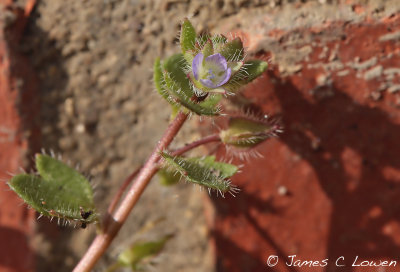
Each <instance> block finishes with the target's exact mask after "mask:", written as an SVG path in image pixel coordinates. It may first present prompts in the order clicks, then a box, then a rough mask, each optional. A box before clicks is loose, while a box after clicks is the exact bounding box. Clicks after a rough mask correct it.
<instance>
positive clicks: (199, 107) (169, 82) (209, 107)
mask: <svg viewBox="0 0 400 272" xmlns="http://www.w3.org/2000/svg"><path fill="white" fill-rule="evenodd" d="M164 80H165V83H166V86H167V88H168V89H169V90H170V91H171V94H172V95H173V96H174V97H176V102H177V103H179V104H181V105H182V106H184V107H185V108H186V109H188V110H189V111H191V112H194V113H196V114H198V115H209V116H210V115H211V116H212V115H218V114H219V110H220V109H219V108H218V107H217V106H216V105H214V104H213V103H210V102H208V103H204V104H203V103H196V102H195V101H193V100H192V97H194V96H195V94H192V95H191V96H188V95H187V92H184V91H183V90H182V89H181V88H180V86H179V84H178V83H177V82H176V81H175V80H174V79H172V78H171V75H170V74H169V73H167V72H165V73H164Z"/></svg>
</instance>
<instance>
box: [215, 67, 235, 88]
mask: <svg viewBox="0 0 400 272" xmlns="http://www.w3.org/2000/svg"><path fill="white" fill-rule="evenodd" d="M231 74H232V69H231V68H228V69H227V70H226V72H225V74H224V75H222V76H221V78H220V81H219V83H218V86H217V87H219V86H222V85H224V84H225V83H227V82H228V80H229V79H230V78H231Z"/></svg>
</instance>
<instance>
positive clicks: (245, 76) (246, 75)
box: [224, 60, 268, 93]
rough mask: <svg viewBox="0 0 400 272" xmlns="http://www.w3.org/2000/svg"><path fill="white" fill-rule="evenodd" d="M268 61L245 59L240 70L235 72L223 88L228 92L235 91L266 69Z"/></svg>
mask: <svg viewBox="0 0 400 272" xmlns="http://www.w3.org/2000/svg"><path fill="white" fill-rule="evenodd" d="M267 67H268V63H267V62H265V61H262V60H250V61H246V62H245V63H244V64H243V66H242V67H241V68H240V70H239V71H238V72H237V73H235V74H234V75H233V76H232V78H231V79H230V80H229V82H228V84H225V85H224V88H225V89H226V90H228V91H230V92H233V93H234V92H235V91H236V90H238V89H239V88H240V87H242V86H244V85H246V84H248V83H250V82H252V81H253V80H254V79H256V78H257V77H259V76H260V75H262V73H264V72H265V70H267Z"/></svg>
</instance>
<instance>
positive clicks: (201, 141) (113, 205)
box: [103, 134, 221, 229]
mask: <svg viewBox="0 0 400 272" xmlns="http://www.w3.org/2000/svg"><path fill="white" fill-rule="evenodd" d="M220 141H221V139H220V137H219V135H218V134H212V135H209V136H207V137H204V138H202V139H199V140H196V141H194V142H192V143H189V144H186V145H185V146H183V147H180V148H178V149H176V150H174V151H173V152H171V155H172V156H179V155H182V154H184V153H186V152H188V151H190V150H192V149H194V148H196V147H198V146H201V145H204V144H208V143H211V142H220ZM142 167H143V165H140V166H139V167H138V168H137V169H136V170H135V171H133V172H132V173H131V174H130V175H129V176H128V177H127V178H126V179H125V180H124V182H123V183H122V185H121V187H120V188H119V189H118V192H117V193H116V194H115V195H114V198H113V199H112V201H111V203H110V205H109V206H108V210H107V212H108V214H107V215H106V217H105V219H104V222H103V227H104V229H106V228H107V226H108V224H109V222H110V219H111V214H112V213H113V212H114V210H115V208H116V207H117V204H118V202H119V201H120V199H121V197H122V195H123V194H124V192H125V190H126V189H127V188H128V186H129V184H131V182H132V181H133V180H134V178H135V177H136V175H137V174H138V173H139V171H140V169H142Z"/></svg>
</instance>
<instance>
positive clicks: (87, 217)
mask: <svg viewBox="0 0 400 272" xmlns="http://www.w3.org/2000/svg"><path fill="white" fill-rule="evenodd" d="M36 168H37V170H38V172H39V174H40V177H39V176H36V175H33V174H20V175H16V176H14V177H13V178H12V179H11V180H10V182H9V186H10V187H11V189H12V190H14V191H15V192H16V193H17V194H18V195H19V196H20V197H21V198H22V199H23V200H24V201H25V202H26V203H27V204H28V205H30V206H31V207H32V208H34V209H35V210H37V211H38V212H39V213H41V214H43V215H45V216H49V217H58V218H63V219H67V220H73V221H78V222H81V223H85V224H87V223H92V222H95V221H97V220H98V218H97V214H96V212H95V205H94V202H93V192H92V188H91V186H90V184H89V181H88V180H87V179H86V178H85V177H84V176H82V175H81V174H80V173H78V172H77V171H76V170H75V169H73V168H71V167H69V166H67V165H65V164H64V163H62V162H60V161H58V160H56V159H54V158H52V157H50V156H47V155H37V156H36Z"/></svg>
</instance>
